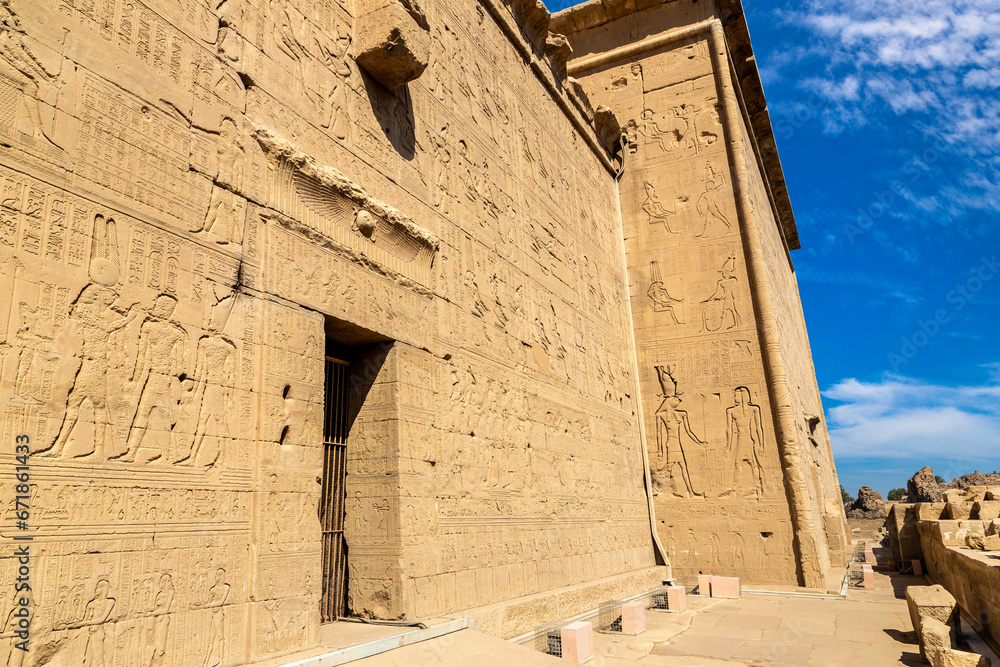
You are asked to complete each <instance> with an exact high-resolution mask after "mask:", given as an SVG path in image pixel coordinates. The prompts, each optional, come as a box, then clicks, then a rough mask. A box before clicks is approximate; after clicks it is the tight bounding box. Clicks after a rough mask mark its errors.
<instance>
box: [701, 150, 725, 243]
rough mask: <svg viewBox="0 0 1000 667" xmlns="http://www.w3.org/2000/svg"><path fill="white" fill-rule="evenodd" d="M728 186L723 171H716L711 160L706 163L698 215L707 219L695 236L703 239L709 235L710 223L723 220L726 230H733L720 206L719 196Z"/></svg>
mask: <svg viewBox="0 0 1000 667" xmlns="http://www.w3.org/2000/svg"><path fill="white" fill-rule="evenodd" d="M725 186H726V177H725V175H724V174H723V173H722V172H721V171H716V170H715V168H714V167H713V166H712V163H711V162H708V163H706V164H705V191H704V192H702V193H701V196H699V197H698V204H697V207H698V215H700V216H702V217H703V218H704V219H705V225H704V227H703V228H702V230H701V234H698V235H697V236H696V237H695V238H699V239H703V238H705V237H706V236H708V231H709V225H710V224H711V223H713V222H721V223H722V224H723V225H725V226H726V231H732V229H733V226H732V225H731V224H730V223H729V219H728V218H727V217H726V215H725V213H723V212H722V209H721V208H719V202H718V197H719V195H720V194H721V193H722V192H723V188H724V187H725Z"/></svg>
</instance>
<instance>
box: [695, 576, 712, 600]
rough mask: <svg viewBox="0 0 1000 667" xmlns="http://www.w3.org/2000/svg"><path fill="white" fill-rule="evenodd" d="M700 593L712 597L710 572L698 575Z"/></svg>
mask: <svg viewBox="0 0 1000 667" xmlns="http://www.w3.org/2000/svg"><path fill="white" fill-rule="evenodd" d="M698 595H704V596H705V597H712V575H710V574H699V575H698Z"/></svg>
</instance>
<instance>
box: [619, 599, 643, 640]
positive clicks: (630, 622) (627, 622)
mask: <svg viewBox="0 0 1000 667" xmlns="http://www.w3.org/2000/svg"><path fill="white" fill-rule="evenodd" d="M645 631H646V603H645V602H627V603H625V604H623V605H622V632H623V633H625V634H626V635H637V634H639V633H641V632H645Z"/></svg>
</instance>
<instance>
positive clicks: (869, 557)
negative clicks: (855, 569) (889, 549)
mask: <svg viewBox="0 0 1000 667" xmlns="http://www.w3.org/2000/svg"><path fill="white" fill-rule="evenodd" d="M865 562H866V563H872V564H874V563H875V551H874V550H872V547H871V545H870V544H866V545H865Z"/></svg>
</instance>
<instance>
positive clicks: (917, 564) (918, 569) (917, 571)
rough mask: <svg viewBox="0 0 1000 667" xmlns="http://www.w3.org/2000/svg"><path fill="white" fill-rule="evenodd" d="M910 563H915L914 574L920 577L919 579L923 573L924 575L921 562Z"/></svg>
mask: <svg viewBox="0 0 1000 667" xmlns="http://www.w3.org/2000/svg"><path fill="white" fill-rule="evenodd" d="M910 562H911V563H913V574H914V575H916V576H918V577H919V576H922V575H923V573H924V568H923V566H922V565H921V564H920V561H919V560H913V561H910Z"/></svg>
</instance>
